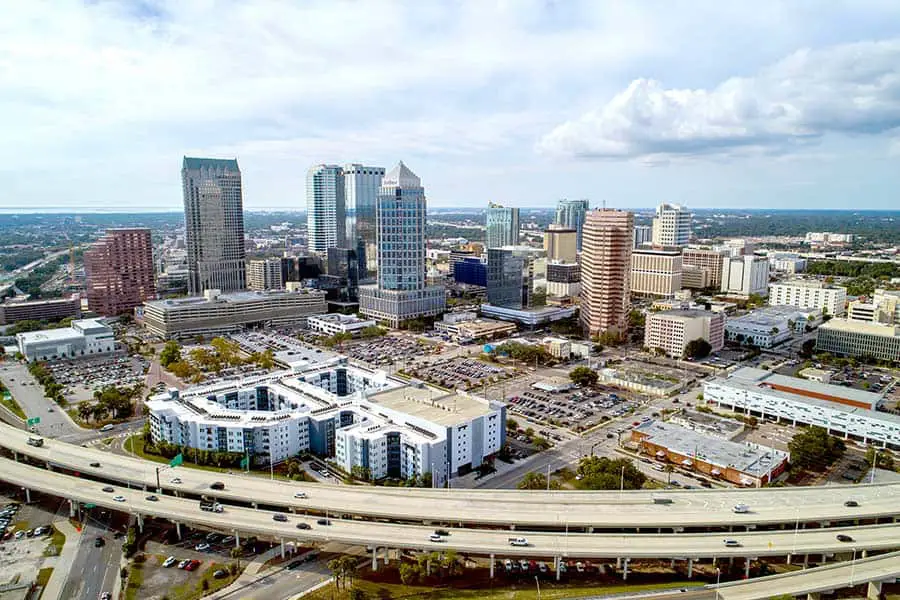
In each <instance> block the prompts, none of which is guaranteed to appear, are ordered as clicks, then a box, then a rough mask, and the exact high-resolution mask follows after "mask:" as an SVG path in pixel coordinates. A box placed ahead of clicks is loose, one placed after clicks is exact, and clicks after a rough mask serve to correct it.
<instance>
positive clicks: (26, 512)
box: [0, 497, 56, 585]
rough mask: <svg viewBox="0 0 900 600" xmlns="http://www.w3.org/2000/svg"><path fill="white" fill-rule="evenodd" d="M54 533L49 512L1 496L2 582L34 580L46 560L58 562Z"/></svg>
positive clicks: (0, 543) (0, 574)
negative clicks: (51, 544)
mask: <svg viewBox="0 0 900 600" xmlns="http://www.w3.org/2000/svg"><path fill="white" fill-rule="evenodd" d="M32 521H35V522H32ZM38 521H39V522H38ZM53 533H54V529H53V527H52V526H51V525H50V515H48V514H47V513H46V512H44V511H42V510H40V509H36V508H35V507H31V506H25V505H22V504H20V503H18V502H15V501H12V500H10V499H9V498H8V497H0V539H2V541H0V585H4V584H7V583H11V582H14V581H24V582H28V581H32V580H33V579H34V578H35V577H37V574H38V571H40V569H41V568H43V567H44V566H45V563H47V562H51V563H52V562H53V561H55V560H56V559H55V558H53V557H55V555H56V552H55V550H51V548H50V542H51V536H52V534H53ZM51 566H52V565H51Z"/></svg>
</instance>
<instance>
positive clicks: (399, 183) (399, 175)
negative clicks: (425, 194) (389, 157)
mask: <svg viewBox="0 0 900 600" xmlns="http://www.w3.org/2000/svg"><path fill="white" fill-rule="evenodd" d="M381 185H382V186H384V187H401V188H410V187H422V180H420V179H419V178H418V176H417V175H416V174H415V173H413V172H412V171H410V170H409V167H407V166H406V165H405V164H403V161H402V160H401V161H400V163H399V164H398V165H397V166H396V167H394V168H393V169H391V170H390V172H389V173H387V174H386V175H385V176H384V179H382V180H381Z"/></svg>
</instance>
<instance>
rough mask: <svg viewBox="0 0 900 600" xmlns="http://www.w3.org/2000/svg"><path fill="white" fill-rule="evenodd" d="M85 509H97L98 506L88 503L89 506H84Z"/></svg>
mask: <svg viewBox="0 0 900 600" xmlns="http://www.w3.org/2000/svg"><path fill="white" fill-rule="evenodd" d="M84 507H85V508H96V507H97V505H96V504H91V503H90V502H88V503H87V504H85V505H84Z"/></svg>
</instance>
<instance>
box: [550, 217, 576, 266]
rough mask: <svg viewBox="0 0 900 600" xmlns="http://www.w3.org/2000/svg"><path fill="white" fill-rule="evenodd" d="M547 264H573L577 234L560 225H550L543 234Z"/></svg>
mask: <svg viewBox="0 0 900 600" xmlns="http://www.w3.org/2000/svg"><path fill="white" fill-rule="evenodd" d="M544 251H545V252H546V253H547V262H548V263H550V262H553V261H558V262H564V263H573V262H575V259H576V258H577V257H578V232H577V231H575V230H574V229H569V228H567V227H564V226H562V225H556V224H553V225H550V228H549V229H547V230H546V231H545V232H544Z"/></svg>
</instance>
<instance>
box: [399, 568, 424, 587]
mask: <svg viewBox="0 0 900 600" xmlns="http://www.w3.org/2000/svg"><path fill="white" fill-rule="evenodd" d="M420 575H421V570H420V569H419V565H417V564H412V563H403V564H401V565H400V581H401V582H402V583H403V584H404V585H409V584H411V583H415V582H416V581H418V580H419V577H420Z"/></svg>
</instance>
